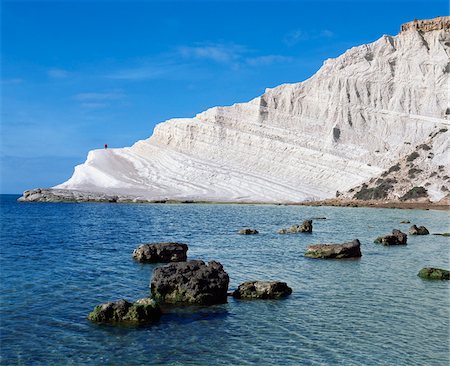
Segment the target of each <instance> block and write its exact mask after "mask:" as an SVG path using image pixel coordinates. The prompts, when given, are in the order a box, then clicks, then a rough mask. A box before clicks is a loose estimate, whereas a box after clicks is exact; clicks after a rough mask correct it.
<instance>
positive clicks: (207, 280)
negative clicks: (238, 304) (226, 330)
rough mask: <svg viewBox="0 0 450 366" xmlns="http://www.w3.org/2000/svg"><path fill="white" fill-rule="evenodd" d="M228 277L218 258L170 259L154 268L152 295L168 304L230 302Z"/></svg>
mask: <svg viewBox="0 0 450 366" xmlns="http://www.w3.org/2000/svg"><path fill="white" fill-rule="evenodd" d="M228 283H229V277H228V274H227V273H226V272H225V271H224V269H223V266H222V265H221V264H220V263H219V262H215V261H211V262H209V263H208V264H207V265H206V264H205V262H203V261H200V260H191V261H188V262H180V263H170V264H167V265H165V266H163V267H159V268H156V269H155V270H154V271H153V277H152V281H151V285H150V287H151V291H152V295H153V297H154V298H155V299H156V300H158V301H160V302H162V303H169V304H201V305H212V304H222V303H225V302H227V290H228Z"/></svg>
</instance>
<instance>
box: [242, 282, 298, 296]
mask: <svg viewBox="0 0 450 366" xmlns="http://www.w3.org/2000/svg"><path fill="white" fill-rule="evenodd" d="M291 293H292V289H291V288H290V287H289V286H288V285H287V283H286V282H279V281H248V282H244V283H242V284H240V285H239V286H238V288H237V289H236V290H235V291H234V292H233V297H234V298H236V299H246V300H253V299H279V298H281V297H286V296H289V295H290V294H291Z"/></svg>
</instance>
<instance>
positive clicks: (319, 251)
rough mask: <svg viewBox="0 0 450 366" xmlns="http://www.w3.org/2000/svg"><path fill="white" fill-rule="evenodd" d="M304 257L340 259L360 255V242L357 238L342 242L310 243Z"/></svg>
mask: <svg viewBox="0 0 450 366" xmlns="http://www.w3.org/2000/svg"><path fill="white" fill-rule="evenodd" d="M305 257H309V258H323V259H328V258H330V259H333V258H336V259H342V258H359V257H361V243H360V242H359V240H358V239H355V240H353V241H352V242H349V243H344V244H317V245H310V246H308V249H307V251H306V253H305Z"/></svg>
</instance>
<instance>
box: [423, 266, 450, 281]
mask: <svg viewBox="0 0 450 366" xmlns="http://www.w3.org/2000/svg"><path fill="white" fill-rule="evenodd" d="M417 275H418V276H419V277H421V278H424V279H427V280H450V271H447V270H445V269H440V268H429V267H428V268H422V269H421V270H420V271H419V273H418V274H417Z"/></svg>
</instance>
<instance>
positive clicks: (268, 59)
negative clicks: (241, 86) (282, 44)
mask: <svg viewBox="0 0 450 366" xmlns="http://www.w3.org/2000/svg"><path fill="white" fill-rule="evenodd" d="M292 60H293V58H292V57H288V56H281V55H266V56H258V57H249V58H247V59H246V63H247V64H248V65H250V66H268V65H272V64H276V63H284V62H291V61H292Z"/></svg>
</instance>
